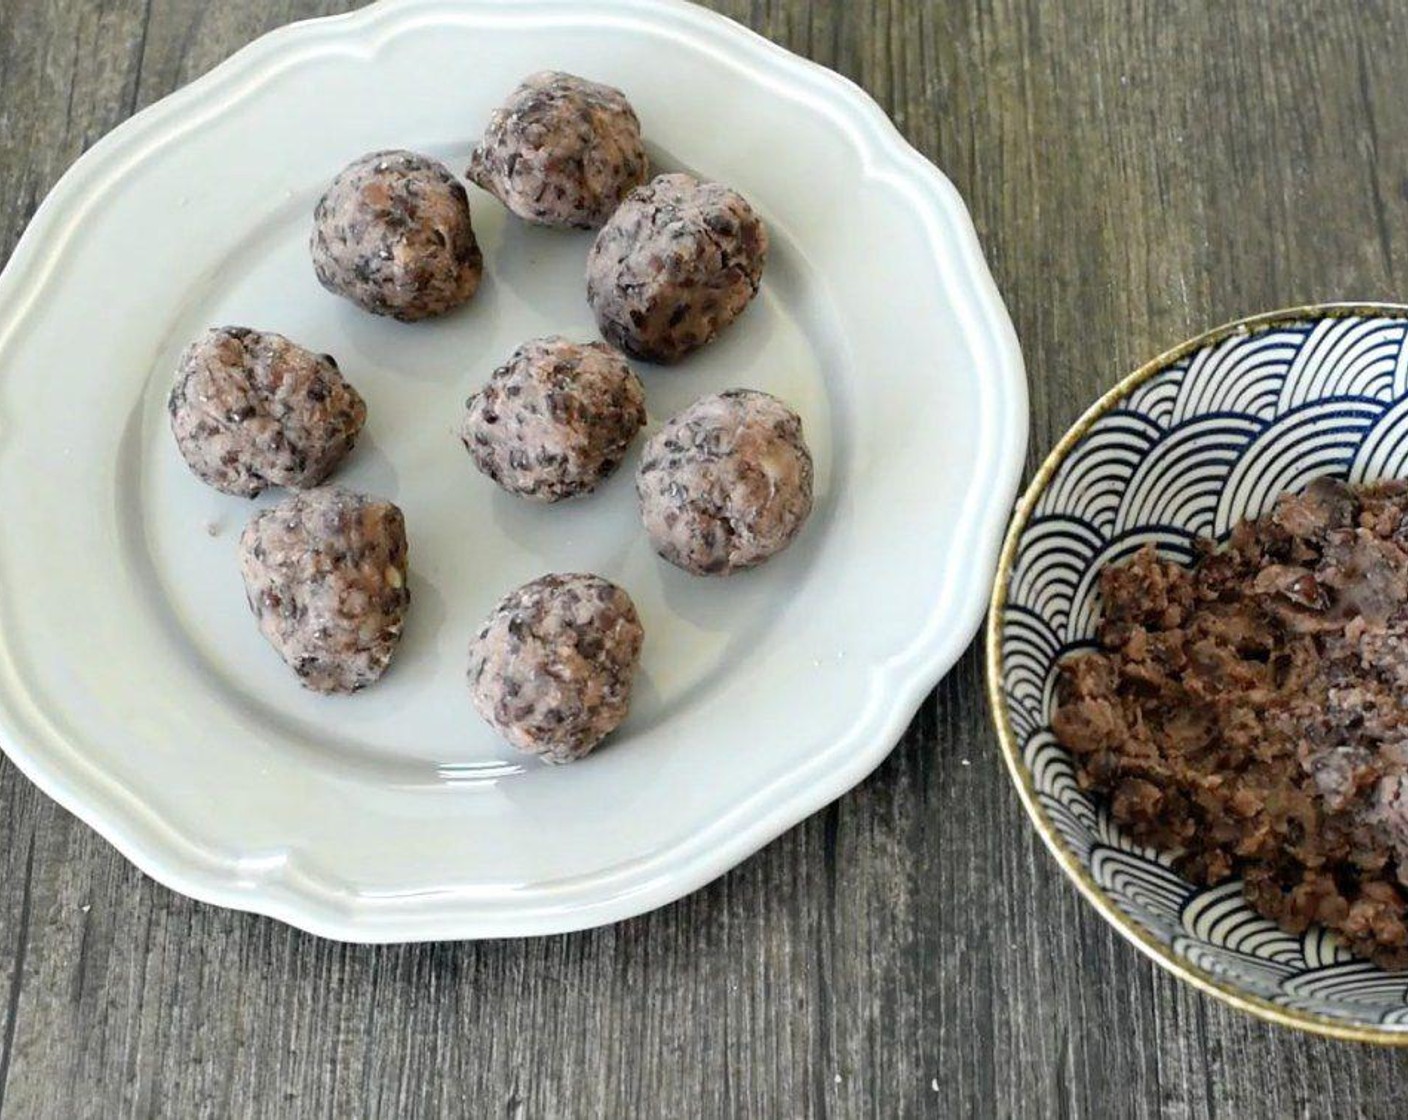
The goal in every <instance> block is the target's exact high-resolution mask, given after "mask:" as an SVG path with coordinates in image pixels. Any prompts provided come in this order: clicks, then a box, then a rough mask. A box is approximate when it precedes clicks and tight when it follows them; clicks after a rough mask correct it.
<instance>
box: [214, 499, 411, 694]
mask: <svg viewBox="0 0 1408 1120" xmlns="http://www.w3.org/2000/svg"><path fill="white" fill-rule="evenodd" d="M239 555H240V571H241V573H242V574H243V576H244V586H245V593H246V595H247V596H248V598H249V609H250V610H251V611H253V612H254V617H255V619H256V620H258V623H259V629H260V631H261V632H262V633H263V635H264V637H266V638H267V639H268V640H269V644H270V645H272V646H273V647H274V649H275V650H277V651H278V654H279V656H280V657H282V658H283V659H284V661H286V662H287V663H288V665H289V667H290V668H291V669H292V670H293V671H294V672H295V673H296V674H298V677H299V679H300V680H301V681H302V682H303V684H304V687H306V688H310V689H312V690H313V691H314V692H356V691H358V690H359V689H363V688H366V686H367V685H369V684H371V683H372V682H373V681H375V680H377V679H378V678H379V677H380V676H381V675H382V673H384V672H385V671H386V667H387V665H388V664H390V662H391V655H392V654H393V653H394V652H395V651H396V646H397V644H398V643H399V642H400V640H401V629H402V626H403V625H404V623H405V619H406V609H407V608H408V607H409V606H410V602H411V593H410V591H409V590H408V589H407V587H406V522H405V518H404V517H402V515H401V511H400V510H399V509H398V508H397V507H396V506H394V505H392V504H391V503H390V502H383V501H378V500H376V499H375V498H369V497H366V496H364V495H362V494H355V493H353V492H352V491H350V490H344V489H342V488H341V487H336V486H325V487H321V488H319V489H317V490H308V491H305V492H304V493H301V494H295V495H293V496H292V497H289V498H286V499H284V500H283V501H282V502H280V503H279V504H278V505H276V506H271V507H270V508H269V509H266V510H264V511H263V512H262V513H259V514H257V515H256V516H255V517H254V518H253V520H251V521H250V523H249V524H248V525H247V526H246V527H245V530H244V533H243V534H242V535H241V536H240V547H239Z"/></svg>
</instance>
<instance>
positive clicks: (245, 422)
mask: <svg viewBox="0 0 1408 1120" xmlns="http://www.w3.org/2000/svg"><path fill="white" fill-rule="evenodd" d="M166 408H167V412H168V413H169V414H170V417H171V431H172V432H173V434H174V435H175V436H176V446H177V447H178V448H180V451H181V456H182V458H184V459H185V460H186V463H187V464H188V465H189V466H190V468H191V470H192V471H194V472H195V474H196V476H197V477H199V478H200V479H201V480H202V481H204V482H208V483H209V484H210V485H211V486H214V487H215V488H216V489H217V490H222V491H224V492H225V493H226V494H235V495H237V496H240V497H246V498H252V497H254V496H255V495H256V494H259V493H262V492H263V491H264V490H267V489H268V488H269V487H270V486H288V487H292V488H294V489H303V488H305V487H309V486H316V485H317V484H318V483H320V482H322V481H323V480H324V479H325V478H327V476H328V475H329V474H330V473H332V470H333V469H334V468H335V467H336V466H337V465H338V463H340V462H341V461H342V460H343V458H344V457H345V456H346V455H347V453H348V452H349V451H351V450H352V445H353V444H354V443H356V441H357V435H358V433H360V432H361V430H362V425H363V424H364V423H366V420H367V406H366V403H365V402H364V401H363V400H362V398H361V396H360V395H359V394H358V393H357V390H356V389H354V388H352V386H351V385H349V384H348V383H347V382H346V381H345V380H343V377H342V374H341V373H339V372H338V369H337V363H336V362H335V361H333V359H332V358H331V357H329V356H328V355H327V354H314V353H313V352H312V351H310V350H305V349H304V348H303V347H301V346H298V345H296V344H294V343H292V342H290V341H289V340H288V339H286V338H284V337H283V335H279V334H272V333H269V332H265V331H252V330H248V329H246V328H244V327H220V328H217V329H215V330H209V331H206V332H205V334H203V335H201V336H200V338H198V339H196V340H195V341H194V342H192V343H191V344H190V346H188V347H186V350H185V352H184V353H183V354H182V355H181V362H180V365H179V367H178V368H177V370H176V383H175V384H174V385H173V386H172V387H171V395H170V397H169V398H168V399H167V403H166Z"/></svg>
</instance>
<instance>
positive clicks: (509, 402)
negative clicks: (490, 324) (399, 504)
mask: <svg viewBox="0 0 1408 1120" xmlns="http://www.w3.org/2000/svg"><path fill="white" fill-rule="evenodd" d="M644 424H645V390H644V389H643V388H642V387H641V383H640V378H638V377H636V375H635V374H634V373H633V372H632V371H631V367H630V366H629V365H627V364H626V359H625V358H623V357H622V356H621V355H620V354H619V353H617V352H616V351H615V350H613V349H611V347H609V346H607V345H606V344H605V343H603V342H589V343H577V342H569V341H568V340H567V339H565V338H558V337H552V338H539V339H535V340H533V341H531V342H525V343H524V344H523V345H522V346H520V347H519V348H518V349H517V350H515V351H514V353H513V356H512V357H511V358H510V359H509V360H508V363H507V364H506V365H503V366H500V367H499V368H498V369H496V370H495V371H494V373H493V375H492V376H491V377H490V378H489V383H488V384H487V385H485V386H484V388H482V389H480V390H479V392H477V393H475V394H474V395H473V396H472V397H470V398H469V401H468V411H467V413H466V415H465V418H464V423H463V425H462V427H461V429H460V438H461V439H463V440H464V445H465V447H466V448H468V450H469V454H470V456H471V457H472V458H473V459H474V465H475V466H477V467H478V468H479V469H480V470H481V471H483V472H484V473H485V474H486V475H488V476H489V477H490V478H492V479H493V480H494V481H495V482H497V483H498V484H499V485H500V486H502V487H503V488H504V489H505V490H507V491H508V492H509V493H510V494H520V495H522V496H523V497H525V498H532V499H534V500H536V501H542V502H557V501H561V500H562V499H563V498H571V497H574V496H576V495H578V494H585V493H587V492H588V491H591V490H593V489H595V488H596V486H597V485H598V484H599V483H600V482H601V481H602V480H603V479H605V478H606V477H607V476H608V475H610V474H611V473H612V472H613V471H614V470H615V469H616V468H617V467H618V466H620V465H621V459H622V457H623V456H624V455H625V454H626V449H627V448H628V447H629V446H630V444H631V441H632V440H633V439H635V437H636V433H637V432H638V431H640V429H641V427H642V426H643V425H644Z"/></svg>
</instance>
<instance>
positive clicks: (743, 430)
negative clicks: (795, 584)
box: [636, 389, 814, 576]
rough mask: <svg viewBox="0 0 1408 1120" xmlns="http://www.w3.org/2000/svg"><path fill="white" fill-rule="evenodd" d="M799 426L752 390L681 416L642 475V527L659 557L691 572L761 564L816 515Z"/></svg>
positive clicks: (722, 396)
mask: <svg viewBox="0 0 1408 1120" xmlns="http://www.w3.org/2000/svg"><path fill="white" fill-rule="evenodd" d="M813 474H814V471H813V466H812V455H811V451H810V450H808V448H807V442H806V440H805V439H804V438H803V437H802V420H801V417H799V416H798V415H797V414H796V413H795V412H793V411H792V409H791V408H789V407H788V406H787V405H786V404H784V403H783V402H782V401H780V400H778V399H777V398H776V397H774V396H772V395H771V394H769V393H763V392H760V391H758V390H756V389H730V390H728V391H727V392H723V393H717V394H715V395H714V396H710V397H703V398H701V399H700V400H697V401H695V402H694V403H693V404H692V405H690V406H689V407H688V408H686V409H685V410H684V411H682V412H679V413H676V414H675V415H674V416H672V417H670V419H669V420H668V421H667V422H666V423H665V426H664V427H662V428H661V429H660V430H659V431H658V432H656V433H655V435H654V436H653V437H651V439H650V441H649V442H648V443H647V444H646V445H645V451H644V453H643V454H642V455H641V461H640V466H639V467H638V468H637V469H636V497H637V499H638V500H639V503H640V516H641V521H642V523H643V524H644V525H645V531H646V533H647V534H648V535H649V537H650V543H651V544H652V545H653V546H654V548H655V551H656V552H657V553H658V554H659V555H660V556H662V557H664V558H665V559H666V560H668V561H669V562H670V563H671V564H674V565H675V566H676V567H679V568H683V569H684V570H685V571H687V572H692V573H694V574H695V575H701V576H702V575H716V576H726V575H730V574H732V573H733V572H738V571H742V570H744V569H745V568H753V567H757V565H759V564H761V563H763V562H764V561H765V560H767V559H768V558H769V557H772V556H775V555H777V553H779V552H781V551H782V550H783V549H785V548H786V547H787V546H788V545H790V544H791V543H792V541H793V540H794V539H795V538H796V536H797V534H798V533H799V532H801V530H802V526H803V525H804V524H806V521H807V518H808V517H809V516H811V512H812V482H813Z"/></svg>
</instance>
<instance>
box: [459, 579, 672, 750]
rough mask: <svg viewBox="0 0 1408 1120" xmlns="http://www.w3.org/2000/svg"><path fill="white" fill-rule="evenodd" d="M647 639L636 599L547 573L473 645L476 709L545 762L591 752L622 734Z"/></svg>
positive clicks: (496, 615)
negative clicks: (618, 730) (614, 734)
mask: <svg viewBox="0 0 1408 1120" xmlns="http://www.w3.org/2000/svg"><path fill="white" fill-rule="evenodd" d="M644 639H645V631H644V630H642V629H641V625H640V618H639V617H638V616H637V615H636V608H635V604H634V603H632V602H631V597H630V596H629V595H627V594H626V593H625V592H624V591H622V590H621V588H619V587H617V586H616V585H615V584H613V583H610V582H608V581H607V580H604V579H602V578H601V577H600V576H593V575H548V576H543V577H542V578H541V579H535V580H534V581H533V582H532V583H527V584H524V585H523V586H522V587H520V588H519V589H518V590H517V591H513V592H510V593H509V594H508V595H506V596H505V597H504V598H503V600H502V601H501V602H500V603H499V605H498V606H496V607H495V608H494V611H493V613H492V614H491V615H490V616H489V618H488V620H487V621H486V622H485V623H484V626H483V628H482V629H481V630H480V631H479V634H478V636H477V637H476V638H475V639H474V641H473V642H472V643H470V647H469V688H470V693H471V695H472V697H473V700H474V707H475V709H476V710H477V711H478V712H479V714H480V715H481V716H483V717H484V719H485V720H486V721H488V723H489V725H490V726H492V727H493V728H494V730H495V731H497V732H498V733H499V734H500V735H502V736H503V737H504V738H505V739H507V740H508V741H509V742H510V743H512V744H513V745H514V746H515V747H517V748H518V749H519V750H521V751H527V752H528V753H530V754H536V755H539V756H541V757H542V758H543V760H544V761H546V762H571V761H573V760H574V759H578V758H581V757H582V756H583V755H585V754H588V753H590V752H591V750H592V749H593V748H594V747H596V745H597V744H598V743H600V742H601V741H602V739H604V738H605V737H606V736H607V735H609V734H610V733H611V732H612V731H614V730H615V729H616V728H617V727H618V726H620V724H621V721H622V720H624V719H625V718H626V714H627V712H629V711H630V706H631V681H632V678H633V677H634V676H635V671H636V663H637V662H638V661H639V660H640V647H641V643H642V642H643V641H644Z"/></svg>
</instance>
